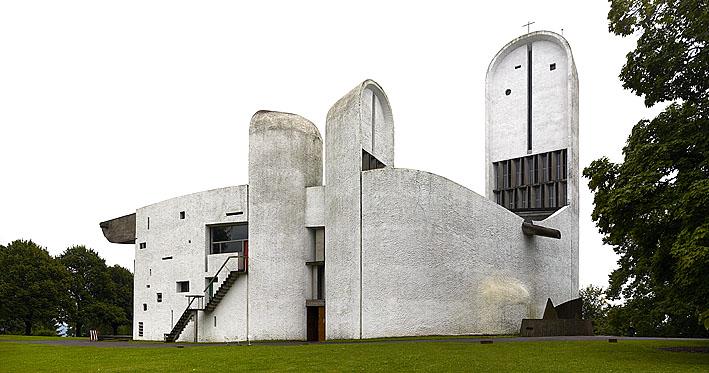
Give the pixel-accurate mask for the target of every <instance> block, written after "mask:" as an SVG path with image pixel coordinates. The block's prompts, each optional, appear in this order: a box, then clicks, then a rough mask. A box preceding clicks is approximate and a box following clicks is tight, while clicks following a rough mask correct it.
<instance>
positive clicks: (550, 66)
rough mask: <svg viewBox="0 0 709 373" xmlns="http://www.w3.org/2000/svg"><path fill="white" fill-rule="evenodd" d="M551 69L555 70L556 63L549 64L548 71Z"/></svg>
mask: <svg viewBox="0 0 709 373" xmlns="http://www.w3.org/2000/svg"><path fill="white" fill-rule="evenodd" d="M553 70H556V64H555V63H552V64H549V71H553Z"/></svg>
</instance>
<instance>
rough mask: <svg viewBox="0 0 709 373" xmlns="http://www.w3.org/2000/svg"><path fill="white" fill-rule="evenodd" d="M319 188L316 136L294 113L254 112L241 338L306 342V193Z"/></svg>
mask: <svg viewBox="0 0 709 373" xmlns="http://www.w3.org/2000/svg"><path fill="white" fill-rule="evenodd" d="M321 184H322V138H321V137H320V133H319V131H318V129H317V127H315V125H314V124H313V123H311V122H310V121H308V120H306V119H304V118H302V117H300V116H298V115H295V114H288V113H279V112H267V111H260V112H258V113H256V114H254V116H253V118H252V119H251V126H250V127H249V211H250V214H249V275H248V276H249V279H248V280H249V290H248V291H249V315H250V317H249V321H248V323H249V324H248V329H249V335H251V336H252V338H253V339H295V340H303V339H305V338H306V308H305V301H306V299H307V297H308V296H309V295H310V292H311V275H310V270H309V268H308V267H307V266H306V265H305V262H306V261H308V260H312V259H311V258H312V256H313V252H314V237H313V235H312V234H311V232H309V231H308V228H306V218H305V216H306V206H307V204H306V188H307V187H311V186H317V185H321Z"/></svg>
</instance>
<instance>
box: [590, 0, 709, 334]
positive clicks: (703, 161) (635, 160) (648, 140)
mask: <svg viewBox="0 0 709 373" xmlns="http://www.w3.org/2000/svg"><path fill="white" fill-rule="evenodd" d="M608 19H609V21H610V26H609V28H610V31H612V32H614V33H616V34H617V35H622V36H627V35H630V34H634V33H635V34H639V39H638V44H637V47H636V49H635V50H634V51H632V52H630V53H629V54H628V55H627V61H626V64H625V66H624V67H623V69H622V72H621V75H620V78H621V80H622V81H623V83H624V87H625V88H628V89H631V90H632V91H634V92H635V93H636V94H638V95H644V96H645V104H646V105H648V106H651V105H653V104H655V103H658V102H662V101H668V100H670V101H671V100H677V101H678V102H674V103H672V104H670V105H669V106H668V107H667V108H666V109H665V110H664V111H663V112H662V113H661V114H660V115H658V116H657V117H656V118H655V119H653V120H641V121H640V122H638V123H637V124H636V125H635V127H634V128H633V130H632V133H631V135H630V137H629V138H628V140H627V142H626V145H625V147H624V148H623V155H624V160H623V162H622V163H618V164H615V163H612V162H610V161H609V160H608V158H605V157H604V158H601V159H598V160H596V161H593V162H592V163H591V165H590V166H589V167H587V168H585V169H584V171H583V175H584V176H585V177H587V178H588V179H589V184H588V185H589V188H590V189H591V190H592V191H593V192H594V193H595V196H594V210H593V213H592V218H593V220H594V221H595V222H596V226H597V227H598V228H599V231H600V232H601V233H602V234H603V236H604V237H603V241H604V243H606V244H609V245H612V246H613V250H614V251H615V252H616V253H617V254H618V255H619V256H620V258H619V260H618V265H619V267H618V268H617V269H616V270H614V271H613V272H612V273H611V275H610V284H609V288H608V291H607V295H608V296H609V298H610V299H621V297H622V298H624V299H625V305H623V306H622V307H620V308H617V309H615V308H614V309H612V310H610V311H609V319H610V318H611V316H613V321H614V322H618V323H627V324H628V326H630V324H632V327H633V328H635V329H636V330H637V331H638V333H639V334H645V335H685V336H696V335H706V330H704V328H703V327H701V326H700V325H699V323H698V322H697V320H698V319H699V314H700V313H701V312H702V311H704V310H707V309H709V271H707V268H709V75H707V74H709V56H708V55H709V52H708V51H707V49H706V46H707V42H708V41H709V6H707V4H706V1H699V0H676V1H652V2H651V1H647V0H618V1H616V0H613V1H611V10H610V12H609V14H608ZM609 322H610V320H609ZM617 327H619V328H620V327H621V326H617Z"/></svg>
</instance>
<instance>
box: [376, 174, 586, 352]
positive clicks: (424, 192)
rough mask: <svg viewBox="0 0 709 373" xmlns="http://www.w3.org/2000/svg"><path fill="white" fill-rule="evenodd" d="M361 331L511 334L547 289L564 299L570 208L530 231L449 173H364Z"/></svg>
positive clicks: (539, 305)
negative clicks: (558, 233)
mask: <svg viewBox="0 0 709 373" xmlns="http://www.w3.org/2000/svg"><path fill="white" fill-rule="evenodd" d="M362 191H363V197H362V241H363V244H362V248H363V250H362V257H363V260H362V273H363V287H362V297H363V302H362V303H363V305H362V319H363V337H364V338H375V337H384V336H406V335H431V334H468V333H516V332H517V331H519V325H520V324H519V323H520V321H521V319H523V318H530V317H541V315H542V313H543V310H544V305H545V302H546V299H547V297H552V299H554V301H555V302H563V301H566V300H568V299H571V298H572V297H573V296H574V294H575V289H576V288H577V286H576V287H575V286H574V285H573V284H572V275H571V272H572V269H573V263H574V260H577V258H574V257H573V256H572V255H571V253H572V251H571V250H570V246H569V245H570V243H571V242H572V236H573V235H569V233H570V228H569V226H571V225H573V224H571V223H570V222H568V220H567V219H568V217H569V216H568V208H565V209H562V210H560V211H559V212H558V213H557V214H556V215H554V216H552V217H550V218H549V219H547V220H548V221H545V222H544V224H545V225H547V226H550V227H554V228H558V229H561V230H562V232H563V233H562V237H563V238H562V240H556V239H551V238H545V237H527V236H525V235H524V234H523V233H522V230H521V225H522V218H520V217H518V216H517V215H515V214H513V213H511V212H510V211H508V210H506V209H505V208H503V207H501V206H499V205H497V204H495V203H494V202H493V201H490V200H489V199H487V198H485V197H483V196H481V195H479V194H477V193H475V192H473V191H471V190H469V189H467V188H465V187H463V186H461V185H458V184H456V183H454V182H452V181H450V180H448V179H446V178H443V177H441V176H438V175H434V174H431V173H428V172H424V171H418V170H409V169H395V168H384V169H378V170H371V171H365V172H364V173H363V174H362Z"/></svg>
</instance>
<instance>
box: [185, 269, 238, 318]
mask: <svg viewBox="0 0 709 373" xmlns="http://www.w3.org/2000/svg"><path fill="white" fill-rule="evenodd" d="M234 258H244V259H245V260H246V259H247V258H248V257H247V256H245V255H229V256H228V257H227V258H226V259H225V260H224V263H222V266H221V267H219V270H218V271H217V273H215V274H214V276H212V279H211V280H210V281H209V283H208V284H207V286H206V287H205V288H204V290H203V291H202V293H204V294H205V295H198V296H195V295H188V297H191V298H192V300H190V301H189V303H187V308H185V311H184V312H183V314H184V313H185V312H187V311H189V310H190V309H192V308H191V307H192V302H194V301H195V299H197V298H200V297H201V298H204V297H206V294H207V290H209V287H210V286H211V285H212V284H213V283H214V281H215V280H216V278H217V276H219V273H221V271H222V269H224V267H225V266H226V264H227V262H229V260H231V259H234ZM244 270H246V263H244ZM205 306H206V305H205Z"/></svg>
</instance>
